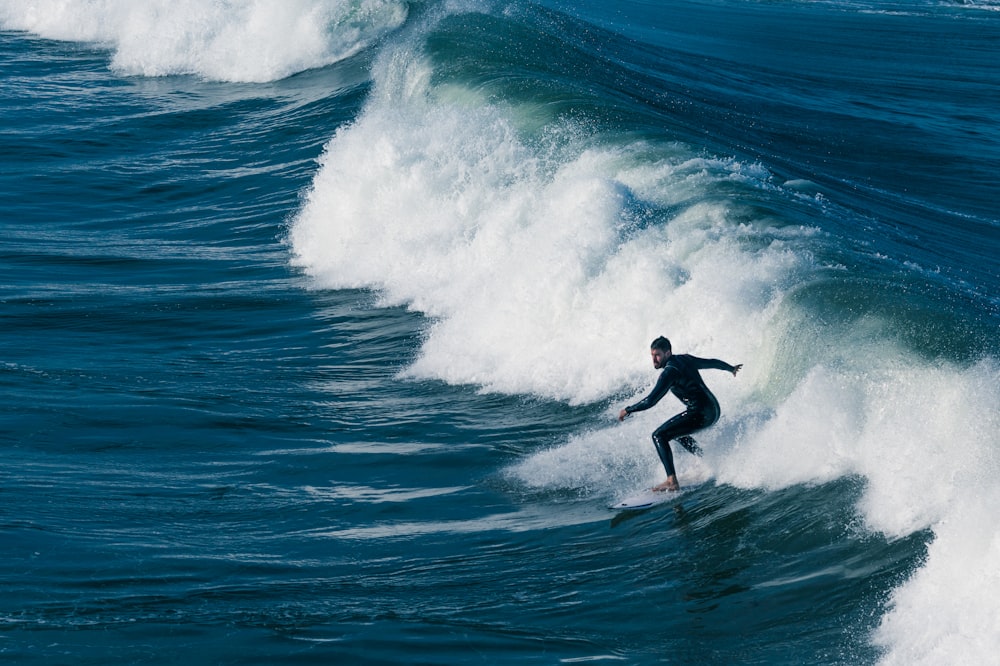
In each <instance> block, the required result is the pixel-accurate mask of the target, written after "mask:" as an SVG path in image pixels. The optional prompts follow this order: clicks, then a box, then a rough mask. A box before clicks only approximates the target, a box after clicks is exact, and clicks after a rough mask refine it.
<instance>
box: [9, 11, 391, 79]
mask: <svg viewBox="0 0 1000 666" xmlns="http://www.w3.org/2000/svg"><path fill="white" fill-rule="evenodd" d="M406 7H407V5H406V3H405V2H401V1H396V0H223V1H216V2H203V1H201V0H143V1H142V2H134V1H133V0H33V1H32V2H20V1H19V0H0V25H2V26H3V27H4V28H5V29H8V30H25V31H28V32H32V33H34V34H37V35H40V36H42V37H46V38H49V39H59V40H66V41H79V42H97V43H100V44H106V45H108V46H110V47H111V48H112V49H113V51H114V56H113V58H112V63H111V66H112V68H113V69H114V70H115V71H116V72H119V73H121V74H125V75H139V76H163V75H168V74H197V75H200V76H203V77H205V78H207V79H212V80H218V81H248V82H262V81H274V80H277V79H281V78H284V77H287V76H290V75H292V74H294V73H296V72H300V71H303V70H306V69H310V68H315V67H322V66H324V65H328V64H331V63H333V62H337V61H339V60H343V59H344V58H347V57H349V56H351V55H353V54H355V53H357V52H358V51H360V50H361V49H363V48H365V47H366V46H368V45H369V44H371V43H372V42H373V41H374V40H376V39H378V38H379V37H380V36H382V35H384V34H385V33H386V32H388V31H391V30H394V29H396V28H398V27H399V26H400V25H402V23H403V22H404V21H405V19H406V16H407V8H406Z"/></svg>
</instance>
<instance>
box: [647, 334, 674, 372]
mask: <svg viewBox="0 0 1000 666" xmlns="http://www.w3.org/2000/svg"><path fill="white" fill-rule="evenodd" d="M649 353H650V355H651V356H652V357H653V367H654V368H656V369H657V370H662V369H663V367H664V366H666V364H667V359H668V358H670V354H671V353H672V352H671V348H670V340H667V339H666V338H665V337H663V336H662V335H661V336H660V337H658V338H656V339H655V340H653V342H652V343H650V345H649Z"/></svg>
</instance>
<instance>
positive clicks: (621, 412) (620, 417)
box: [618, 409, 628, 421]
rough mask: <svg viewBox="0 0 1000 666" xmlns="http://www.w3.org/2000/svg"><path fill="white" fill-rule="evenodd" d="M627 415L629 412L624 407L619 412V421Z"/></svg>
mask: <svg viewBox="0 0 1000 666" xmlns="http://www.w3.org/2000/svg"><path fill="white" fill-rule="evenodd" d="M626 416H628V412H627V411H626V410H624V409H623V410H622V411H620V412H618V420H619V421H624V420H625V417H626Z"/></svg>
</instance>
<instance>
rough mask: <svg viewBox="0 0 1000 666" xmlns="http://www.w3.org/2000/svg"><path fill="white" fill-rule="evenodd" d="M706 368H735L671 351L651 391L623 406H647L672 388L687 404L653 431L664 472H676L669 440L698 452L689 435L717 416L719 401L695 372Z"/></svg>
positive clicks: (631, 409)
mask: <svg viewBox="0 0 1000 666" xmlns="http://www.w3.org/2000/svg"><path fill="white" fill-rule="evenodd" d="M709 368H711V369H715V370H728V371H729V372H732V371H733V370H734V367H733V366H731V365H729V364H728V363H726V362H725V361H720V360H718V359H714V358H712V359H709V358H698V357H697V356H690V355H688V354H674V355H672V356H671V357H670V358H668V359H667V364H666V365H665V366H664V368H663V370H662V371H661V372H660V378H659V379H658V380H656V386H654V387H653V390H652V392H650V394H649V395H647V396H646V397H645V398H643V399H642V400H640V401H639V402H637V403H635V404H634V405H629V406H628V407H626V408H625V411H626V412H628V413H629V414H631V413H632V412H641V411H643V410H645V409H649V408H650V407H652V406H653V405H655V404H656V403H658V402H659V401H660V399H661V398H662V397H663V396H665V395H666V394H667V392H668V391H673V393H674V395H675V396H677V398H678V399H680V401H681V402H683V403H684V405H685V406H686V407H687V409H685V410H684V411H683V412H681V413H680V414H678V415H677V416H675V417H673V418H672V419H670V420H669V421H667V422H666V423H664V424H663V425H661V426H660V427H659V428H657V429H656V431H655V432H654V433H653V444H654V445H656V452H657V453H658V454H660V461H661V462H663V467H664V469H666V470H667V476H674V475H675V474H676V472H675V471H674V456H673V454H672V453H671V452H670V440H672V439H676V440H677V443H678V444H680V445H681V446H683V447H684V448H685V449H687V450H688V451H690V452H691V453H693V454H695V455H701V449H700V448H698V444H697V443H696V442H695V441H694V439H692V438H691V437H688V435H690V434H691V433H694V432H697V431H699V430H702V429H703V428H707V427H708V426H710V425H712V424H713V423H715V422H716V421H718V420H719V401H718V400H716V399H715V396H714V395H712V392H711V391H709V390H708V387H707V386H705V382H704V380H702V378H701V375H700V374H699V373H698V371H699V370H705V369H709Z"/></svg>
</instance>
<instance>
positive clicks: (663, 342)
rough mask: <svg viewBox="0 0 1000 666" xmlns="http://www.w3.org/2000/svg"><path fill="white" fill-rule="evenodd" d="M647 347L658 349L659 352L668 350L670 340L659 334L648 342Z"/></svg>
mask: <svg viewBox="0 0 1000 666" xmlns="http://www.w3.org/2000/svg"><path fill="white" fill-rule="evenodd" d="M649 348H650V349H659V350H660V351H661V352H669V351H670V340H667V339H666V338H665V337H663V336H662V335H661V336H660V337H658V338H656V339H655V340H653V342H651V343H650V345H649Z"/></svg>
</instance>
